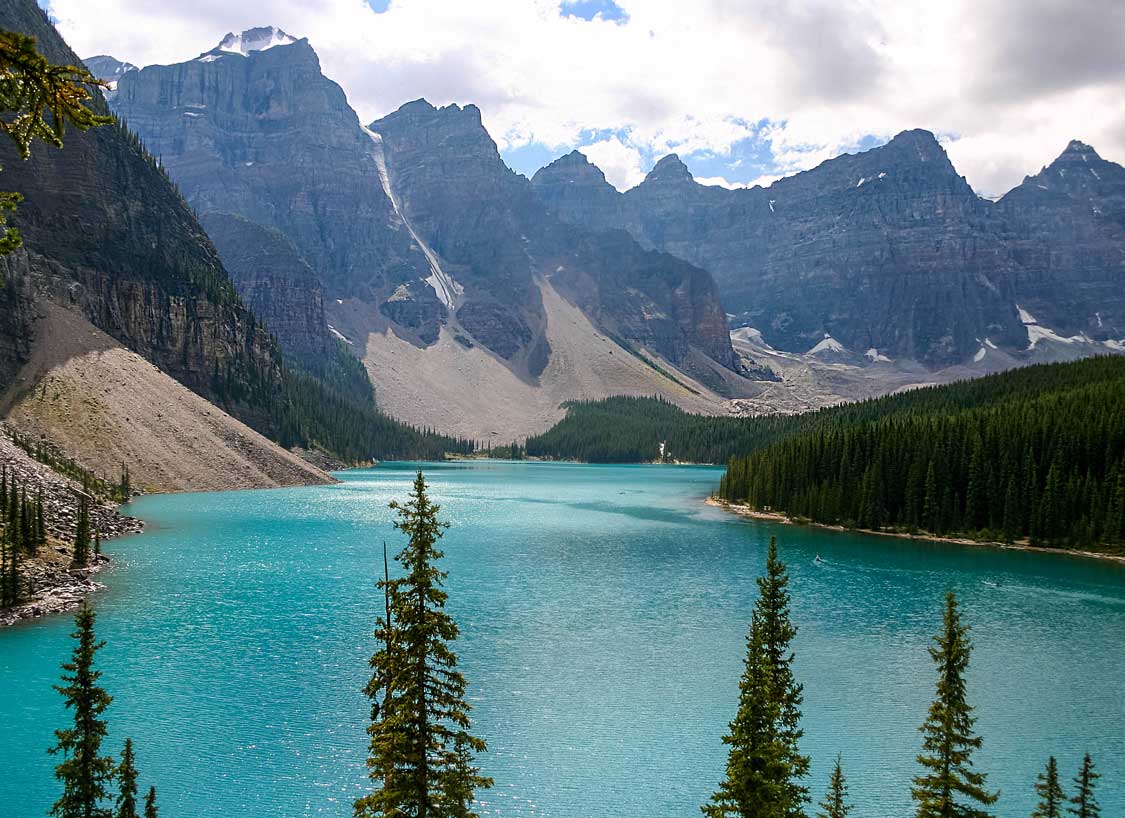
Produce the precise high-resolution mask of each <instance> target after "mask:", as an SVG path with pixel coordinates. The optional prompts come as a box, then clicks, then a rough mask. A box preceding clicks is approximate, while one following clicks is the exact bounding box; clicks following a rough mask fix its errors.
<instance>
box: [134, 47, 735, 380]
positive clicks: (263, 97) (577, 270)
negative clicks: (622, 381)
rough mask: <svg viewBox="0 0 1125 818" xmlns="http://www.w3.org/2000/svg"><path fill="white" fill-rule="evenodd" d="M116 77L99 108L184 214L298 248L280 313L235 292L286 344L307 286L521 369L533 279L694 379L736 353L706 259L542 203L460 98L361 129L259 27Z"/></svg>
mask: <svg viewBox="0 0 1125 818" xmlns="http://www.w3.org/2000/svg"><path fill="white" fill-rule="evenodd" d="M118 88H119V90H118V94H117V96H116V97H115V99H114V102H113V105H114V109H115V111H116V112H117V113H118V114H120V115H121V116H122V117H123V118H125V119H127V120H128V122H129V124H130V126H131V127H133V128H134V129H136V131H137V132H138V133H139V134H140V135H141V137H142V138H143V139H144V141H145V143H146V145H147V146H148V147H149V148H150V149H151V150H152V151H153V152H154V153H157V154H159V155H160V157H161V161H162V163H163V165H164V167H165V168H166V169H167V171H168V173H169V174H170V175H171V176H172V178H173V179H175V180H176V183H177V185H178V186H179V188H180V190H181V191H183V193H184V195H185V197H186V198H187V200H188V201H189V202H190V203H191V204H192V205H193V206H194V207H195V208H196V210H197V211H199V212H204V213H206V212H210V211H217V212H222V213H230V214H235V215H237V216H239V217H241V218H242V219H245V220H247V221H248V222H251V223H254V224H257V225H262V226H265V227H268V228H273V229H276V230H279V231H280V232H281V233H282V234H284V236H285V237H286V238H287V239H289V240H290V241H291V242H292V244H293V246H295V247H296V250H297V252H298V253H299V255H300V256H301V257H303V258H304V260H305V261H307V262H308V264H309V266H310V267H311V269H312V271H313V272H314V274H315V280H308V281H307V282H306V284H304V285H302V284H299V283H298V282H299V280H300V281H304V279H299V278H298V277H292V276H290V277H289V278H288V279H287V281H288V282H289V283H288V284H287V285H286V289H287V293H286V296H285V301H286V304H285V306H284V309H285V310H286V311H287V314H286V315H285V316H283V315H281V309H282V304H281V302H280V301H279V302H278V303H277V304H270V303H258V302H257V301H256V299H257V298H259V294H260V293H261V292H263V291H262V289H261V287H260V286H258V288H257V290H256V291H255V293H253V294H252V293H251V292H250V290H248V289H241V292H242V294H243V295H244V296H246V297H247V299H248V300H249V301H251V303H255V304H258V308H259V310H260V311H261V314H262V316H263V318H264V320H265V321H266V323H267V325H268V326H270V328H271V329H273V331H274V332H275V333H276V334H277V335H278V337H279V339H280V340H281V342H282V345H283V347H284V348H285V349H286V351H287V352H289V353H290V354H293V355H304V354H306V352H309V350H312V349H315V347H316V344H315V343H314V342H313V340H312V339H311V337H310V336H309V334H308V333H309V331H310V330H311V324H310V323H308V322H307V321H305V320H304V319H301V318H294V314H296V315H298V316H306V317H308V316H311V315H312V314H313V313H314V312H315V311H316V309H317V307H316V306H315V303H314V302H316V300H317V299H318V298H320V295H319V294H314V293H313V292H312V290H314V289H315V288H316V285H317V284H318V283H319V287H320V290H321V291H322V293H323V297H324V298H327V299H358V300H359V301H362V302H365V303H366V304H368V305H370V307H371V312H372V314H374V313H376V312H377V313H378V315H380V316H381V317H382V318H383V319H385V320H387V321H390V322H392V323H393V324H394V325H395V326H396V328H397V330H399V331H400V334H402V335H404V336H405V337H408V338H410V339H412V340H414V341H415V342H416V343H419V344H423V345H426V344H430V343H432V342H434V341H435V340H436V339H437V337H438V331H439V329H440V327H441V326H442V325H443V324H450V325H451V328H452V329H453V330H454V331H455V332H456V333H458V334H460V335H461V336H462V337H464V338H466V340H469V341H470V342H471V343H475V344H479V345H481V346H483V347H485V348H487V349H488V350H490V351H491V352H493V353H495V354H496V355H497V356H498V357H499V358H501V359H503V360H504V361H505V362H506V363H507V365H508V366H510V367H511V368H512V369H513V370H514V371H515V372H517V373H518V374H520V375H521V376H525V377H527V378H531V379H534V378H536V377H537V376H538V375H539V374H540V373H541V372H542V370H543V368H544V367H545V366H546V364H547V362H548V361H549V358H550V348H549V346H548V344H547V342H546V339H545V334H544V332H545V318H544V313H543V306H542V303H541V297H540V293H539V287H538V284H537V280H536V279H537V277H540V276H542V277H549V278H551V279H552V280H553V281H555V283H556V284H557V286H559V287H560V289H562V290H563V291H565V292H566V293H567V294H568V297H570V298H571V300H572V301H574V303H576V304H578V305H580V306H581V307H582V308H583V309H584V310H586V311H587V313H588V314H589V315H590V316H591V317H592V318H593V319H594V320H595V322H596V323H597V324H598V325H599V326H601V327H603V328H605V329H606V330H607V331H608V332H611V333H613V334H614V335H616V336H618V337H620V338H621V339H622V340H623V341H624V342H627V343H630V344H634V345H643V346H647V347H649V348H650V349H652V350H654V351H656V352H658V353H659V354H661V355H664V356H666V357H667V358H668V359H669V360H670V361H671V362H673V363H674V364H677V365H683V366H684V367H686V368H688V369H689V370H690V371H691V372H692V374H698V375H699V377H701V378H703V379H704V380H705V381H706V382H708V383H714V384H716V385H717V387H721V388H726V386H725V382H724V377H723V376H721V373H720V374H719V375H717V374H716V372H715V364H717V365H718V366H719V367H720V368H723V367H725V368H728V369H734V368H736V367H737V358H736V357H735V355H734V352H733V350H732V348H731V346H730V341H729V338H728V337H727V333H726V330H725V325H724V323H723V320H722V318H723V310H722V307H721V305H720V304H719V300H718V295H717V290H716V288H715V287H714V284H713V282H712V281H711V279H710V277H709V276H708V275H707V274H706V273H703V272H702V271H700V270H698V269H695V268H693V267H692V266H691V265H689V264H685V263H684V262H683V261H681V260H679V259H675V258H672V257H670V256H667V255H663V254H660V253H652V252H646V251H645V250H644V249H643V248H641V247H640V246H638V245H637V243H636V242H635V241H634V240H633V239H631V238H629V237H628V236H627V235H625V234H621V235H620V236H617V237H614V238H606V237H601V236H593V235H591V234H590V231H588V230H584V229H578V228H576V227H574V226H570V225H566V224H564V223H563V222H561V221H560V220H559V219H558V218H556V217H554V216H552V215H551V214H549V213H548V212H547V210H546V209H545V208H544V206H543V205H542V203H541V202H540V201H539V199H538V197H537V196H536V195H535V193H534V191H533V190H532V188H531V186H530V184H529V183H528V180H527V179H525V178H524V177H522V176H518V175H517V174H515V173H513V172H512V171H511V170H510V169H509V168H508V167H507V166H506V165H505V164H504V162H503V161H502V159H501V158H500V155H499V153H498V151H497V149H496V145H495V143H494V142H493V141H492V139H491V138H490V137H489V135H488V133H487V131H486V130H485V129H484V127H483V126H482V124H481V119H480V112H479V111H478V110H477V109H476V108H475V107H474V106H471V105H470V106H466V107H465V108H459V107H457V106H450V107H448V108H442V109H437V108H434V107H433V106H431V105H430V104H429V103H427V102H425V101H424V100H419V101H417V102H413V103H409V104H407V105H404V106H403V107H402V108H400V109H399V110H398V111H396V112H395V113H393V114H391V115H389V116H387V117H384V118H383V119H381V120H380V121H378V122H375V123H372V125H371V126H370V128H369V129H364V128H362V127H361V126H360V124H359V122H358V120H357V119H356V116H355V113H354V112H353V111H352V109H351V108H349V107H348V105H347V101H346V100H345V98H344V95H343V92H342V91H341V90H340V88H339V87H338V86H337V85H336V84H335V83H333V82H331V81H330V80H328V79H326V78H325V77H324V76H323V75H322V74H321V72H320V65H319V61H318V60H317V58H316V54H315V53H314V52H313V50H312V48H311V47H310V46H309V44H308V42H307V41H305V40H296V39H294V38H292V37H289V36H288V35H286V34H284V32H280V31H277V30H276V29H269V28H267V29H251V30H249V31H245V32H242V33H241V34H229V35H227V37H226V38H224V40H223V42H222V43H221V44H220V45H219V46H218V47H217V48H216V49H213V50H212V51H210V52H207V53H206V54H203V55H201V56H200V57H199V58H197V59H195V60H192V61H189V62H186V63H181V64H179V65H172V66H149V67H147V68H145V69H143V70H141V71H138V72H130V73H127V74H126V75H124V76H123V77H122V79H121V80H120V83H119V86H118ZM228 226H229V225H228ZM217 243H218V245H219V250H220V253H221V254H223V255H224V256H226V255H227V254H229V253H235V252H238V251H237V250H236V248H235V245H236V244H237V242H233V243H232V242H227V241H217ZM427 253H430V257H427ZM251 261H252V257H251V256H248V255H247V254H245V253H243V254H241V255H240V256H239V258H238V260H237V261H236V262H231V263H230V266H231V267H232V268H235V269H236V271H238V272H237V273H236V275H235V281H236V284H238V285H239V286H240V288H241V287H243V286H244V284H245V286H249V284H248V283H247V282H251V281H256V282H259V283H260V282H261V281H262V280H263V279H264V278H265V277H268V276H269V275H271V273H270V272H269V271H268V270H264V269H262V270H259V271H257V272H254V271H251V270H250V269H249V268H248V267H247V264H248V263H250V262H251ZM261 263H262V264H264V265H265V264H268V265H275V266H276V264H277V261H276V259H275V260H271V261H269V262H268V263H267V262H266V261H265V260H263V261H262V262H261ZM255 286H257V285H255ZM301 286H307V288H308V290H309V292H308V294H307V296H306V297H305V299H304V301H303V306H301V307H300V308H299V309H298V308H297V301H298V298H297V292H296V290H297V289H298V288H299V287H301ZM271 297H272V296H271ZM275 307H276V308H277V309H275Z"/></svg>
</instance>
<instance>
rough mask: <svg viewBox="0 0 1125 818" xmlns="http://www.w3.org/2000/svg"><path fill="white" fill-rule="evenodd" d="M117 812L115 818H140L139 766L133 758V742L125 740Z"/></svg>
mask: <svg viewBox="0 0 1125 818" xmlns="http://www.w3.org/2000/svg"><path fill="white" fill-rule="evenodd" d="M117 791H118V794H117V810H116V811H115V812H114V813H113V818H140V816H138V815H137V765H136V759H135V758H134V757H133V740H132V739H131V738H127V739H125V748H124V749H123V750H122V751H121V765H120V766H119V767H118V768H117Z"/></svg>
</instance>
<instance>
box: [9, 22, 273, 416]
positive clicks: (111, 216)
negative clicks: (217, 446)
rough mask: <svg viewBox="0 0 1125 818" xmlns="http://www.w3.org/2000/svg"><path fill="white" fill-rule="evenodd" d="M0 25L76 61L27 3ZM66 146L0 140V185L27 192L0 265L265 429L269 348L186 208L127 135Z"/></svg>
mask: <svg viewBox="0 0 1125 818" xmlns="http://www.w3.org/2000/svg"><path fill="white" fill-rule="evenodd" d="M0 27H2V28H7V29H11V30H17V31H22V32H25V33H27V34H30V35H33V36H35V37H36V38H37V39H38V44H39V48H40V50H41V52H42V53H43V54H44V55H45V56H47V58H48V59H50V60H51V61H52V62H61V63H72V64H74V63H77V62H78V58H77V57H76V56H75V55H74V53H73V52H72V51H70V49H69V48H68V47H67V46H66V44H65V43H64V42H63V41H62V39H61V38H60V37H59V36H58V34H57V33H56V32H55V30H54V29H53V28H52V27H51V25H50V24H49V22H48V21H47V19H46V17H45V16H44V14H43V12H42V11H40V10H39V8H38V7H37V6H36V5H35V3H33V2H31V0H22V1H21V2H10V3H4V4H2V5H0ZM95 107H101V108H102V110H104V103H103V102H101V101H100V100H98V101H97V102H96V103H95ZM65 142H66V147H65V148H64V149H63V150H61V151H60V150H55V149H52V148H49V147H46V146H38V147H37V149H35V150H34V151H33V154H32V157H31V159H30V160H28V161H26V162H23V161H20V160H19V158H18V157H17V156H16V155H15V152H14V149H13V148H12V146H11V145H10V144H8V143H7V140H4V141H3V142H2V143H0V165H2V166H3V168H4V171H3V183H4V186H5V189H13V190H19V191H20V192H22V193H23V194H24V196H25V201H24V202H23V204H21V205H20V208H19V210H18V212H17V213H16V214H15V216H14V217H13V220H12V221H13V224H15V225H16V226H18V227H19V229H20V232H21V233H22V235H23V238H24V247H23V249H22V250H20V251H18V252H17V253H16V254H14V255H13V256H11V257H9V258H8V259H7V261H6V266H7V269H8V273H9V275H13V276H16V277H18V278H19V279H20V280H21V284H20V286H21V287H26V288H27V290H28V291H29V292H34V293H35V294H36V295H39V296H48V297H50V298H52V299H53V300H55V301H57V302H58V303H60V304H63V305H66V306H69V307H72V308H74V309H77V310H79V311H81V312H82V313H84V314H85V315H86V316H88V317H89V319H90V320H91V322H92V323H94V324H95V325H96V326H98V327H99V328H101V329H102V330H104V331H105V332H107V333H109V334H110V335H112V336H113V337H114V338H116V339H118V340H119V341H121V342H122V343H124V344H125V345H127V346H128V347H130V348H131V349H134V350H136V351H138V352H140V353H141V354H142V355H144V356H145V357H146V358H148V359H149V360H150V361H152V362H153V363H155V364H157V365H158V366H159V367H160V368H161V369H163V370H164V371H165V372H167V373H169V374H171V375H172V376H173V377H175V378H176V379H177V380H179V381H180V382H181V383H183V384H185V385H186V386H188V387H189V388H191V389H192V390H194V391H195V392H197V393H199V394H200V395H203V396H204V397H207V398H208V399H210V400H213V401H214V402H216V403H218V404H219V405H221V406H224V407H225V408H227V409H228V410H230V411H232V412H233V413H234V414H236V415H238V416H239V417H241V418H243V419H244V420H247V421H248V422H250V423H251V425H255V426H257V427H258V428H266V429H268V428H269V424H270V422H271V421H270V406H271V404H272V402H273V401H274V400H276V397H277V394H278V392H279V390H280V371H281V370H280V362H279V358H278V355H277V351H276V348H275V346H274V342H273V340H272V339H271V338H270V336H269V334H268V332H266V330H265V329H264V328H263V327H262V326H261V324H260V323H259V322H258V321H257V320H256V319H255V318H254V316H253V314H252V313H250V312H249V311H248V310H247V309H246V308H245V307H244V306H243V305H242V303H241V302H240V301H239V300H238V297H237V296H236V295H235V293H234V290H233V288H232V287H231V285H230V281H229V279H228V278H227V276H226V273H225V271H224V270H223V266H222V263H221V262H220V261H219V257H218V255H217V254H216V252H215V250H214V248H213V247H212V245H211V242H210V241H209V240H208V239H207V236H206V234H205V233H204V232H203V230H202V228H201V227H200V226H199V223H198V222H197V221H196V219H195V217H194V216H193V215H192V212H191V210H190V209H189V208H188V207H187V205H186V204H185V203H184V201H183V200H182V199H181V198H180V197H179V196H178V195H177V193H176V191H175V189H174V188H173V187H172V185H171V184H170V183H169V181H168V179H167V177H165V175H164V173H163V172H162V171H161V170H160V168H159V167H157V165H156V163H155V162H154V161H153V160H152V159H151V158H150V157H149V156H148V155H147V154H146V153H145V151H144V150H143V149H142V148H141V146H140V143H139V142H138V141H137V140H136V139H135V138H134V137H132V136H131V135H130V134H129V133H128V131H126V130H125V129H124V128H122V127H116V126H105V127H101V128H95V129H93V130H91V131H88V132H86V133H79V132H68V133H67V135H66V137H65Z"/></svg>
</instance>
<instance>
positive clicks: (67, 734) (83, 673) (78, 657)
mask: <svg viewBox="0 0 1125 818" xmlns="http://www.w3.org/2000/svg"><path fill="white" fill-rule="evenodd" d="M94 620H95V614H94V611H93V609H92V608H90V607H89V606H87V605H85V604H83V606H82V607H81V608H79V609H78V613H77V614H75V617H74V623H75V627H76V630H75V631H74V633H72V634H71V636H72V637H73V638H74V639H76V640H77V641H78V645H77V646H76V647H75V648H74V655H73V657H72V659H71V661H70V662H67V663H66V664H64V665H63V666H62V667H63V670H64V671H66V672H65V673H64V674H63V676H62V681H63V682H64V684H63V685H55V690H57V691H58V692H59V693H61V694H62V695H63V697H64V698H65V699H66V706H67V707H68V708H72V709H73V711H74V726H73V727H66V728H63V729H61V730H56V731H55V737H56V738H57V739H58V743H57V744H56V745H55V746H54V747H52V748H51V749H50V750H49V752H50V753H51V754H52V755H56V754H61V755H62V757H63V761H62V763H60V764H59V765H58V766H56V767H55V777H56V778H57V779H59V781H61V782H62V785H63V793H62V795H61V796H60V797H59V800H58V801H56V802H55V804H54V806H52V807H51V815H54V816H57V818H110V816H111V811H110V810H108V809H106V808H104V807H102V806H101V805H100V802H101V801H102V800H103V799H105V798H106V797H107V796H108V792H107V790H106V785H107V784H108V783H109V782H110V781H111V780H112V779H113V777H114V775H115V773H116V772H117V764H116V763H115V762H114V760H113V758H112V757H111V756H103V755H99V753H100V752H101V744H102V739H103V738H104V737H105V734H106V724H105V721H104V720H102V719H101V715H102V713H103V712H104V711H105V709H106V707H108V706H109V703H110V702H111V701H112V700H113V699H112V697H111V696H110V695H109V694H108V693H106V692H105V690H103V689H102V688H101V687H99V686H98V679H99V678H100V677H101V675H102V674H101V671H99V670H95V669H94V659H95V656H96V654H97V652H98V651H99V650H100V649H101V648H102V647H103V645H104V644H105V643H104V642H98V641H96V640H95V638H94Z"/></svg>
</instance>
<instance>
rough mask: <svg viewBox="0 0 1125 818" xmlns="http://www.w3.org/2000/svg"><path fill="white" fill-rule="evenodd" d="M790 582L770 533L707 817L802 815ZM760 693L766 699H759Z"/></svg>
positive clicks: (803, 760) (804, 798)
mask: <svg viewBox="0 0 1125 818" xmlns="http://www.w3.org/2000/svg"><path fill="white" fill-rule="evenodd" d="M788 586H789V575H788V572H787V571H786V568H785V563H783V562H782V561H781V560H780V558H779V557H778V554H777V538H776V537H771V538H770V545H769V550H768V552H767V554H766V574H765V576H763V577H759V578H758V601H757V602H756V603H755V605H754V614H753V616H752V618H751V624H750V635H749V637H748V638H747V651H746V666H745V671H744V672H743V676H742V680H741V681H740V682H739V706H738V708H739V709H738V713H737V714H736V716H735V720H734V721H732V722H731V724H730V733H729V734H728V735H726V736H724V737H723V741H724V743H726V744H728V745H730V748H731V749H730V751H729V753H728V759H727V772H726V777H725V778H724V780H723V781H722V782H721V783H720V785H719V790H718V791H717V792H716V793H715V794H714V796H713V797H712V804H710V805H708V806H705V807H704V808H703V810H704V813H706V814H707V815H709V816H732V815H739V816H751V815H752V816H754V818H759V816H761V818H773V816H777V818H782V817H783V816H784V817H785V818H801V817H802V816H804V805H805V804H806V803H807V802H808V800H809V797H808V787H806V786H804V785H803V784H801V783H800V780H801V779H802V778H804V777H805V776H807V775H808V771H809V758H808V756H805V755H802V754H801V752H800V747H799V742H800V739H801V736H802V735H803V734H804V733H803V731H802V730H801V704H802V702H803V701H804V695H803V692H802V687H801V685H800V684H798V683H797V680H796V679H795V677H794V676H793V667H792V665H793V651H792V648H791V643H792V641H793V638H794V637H795V636H796V635H797V628H796V627H795V626H794V625H793V623H792V621H791V619H790V616H789V601H790V596H789V590H788ZM759 665H760V666H759ZM763 696H764V697H766V698H767V699H768V701H767V702H762V701H757V700H756V699H758V698H760V697H763ZM740 776H747V778H746V779H745V780H740Z"/></svg>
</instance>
